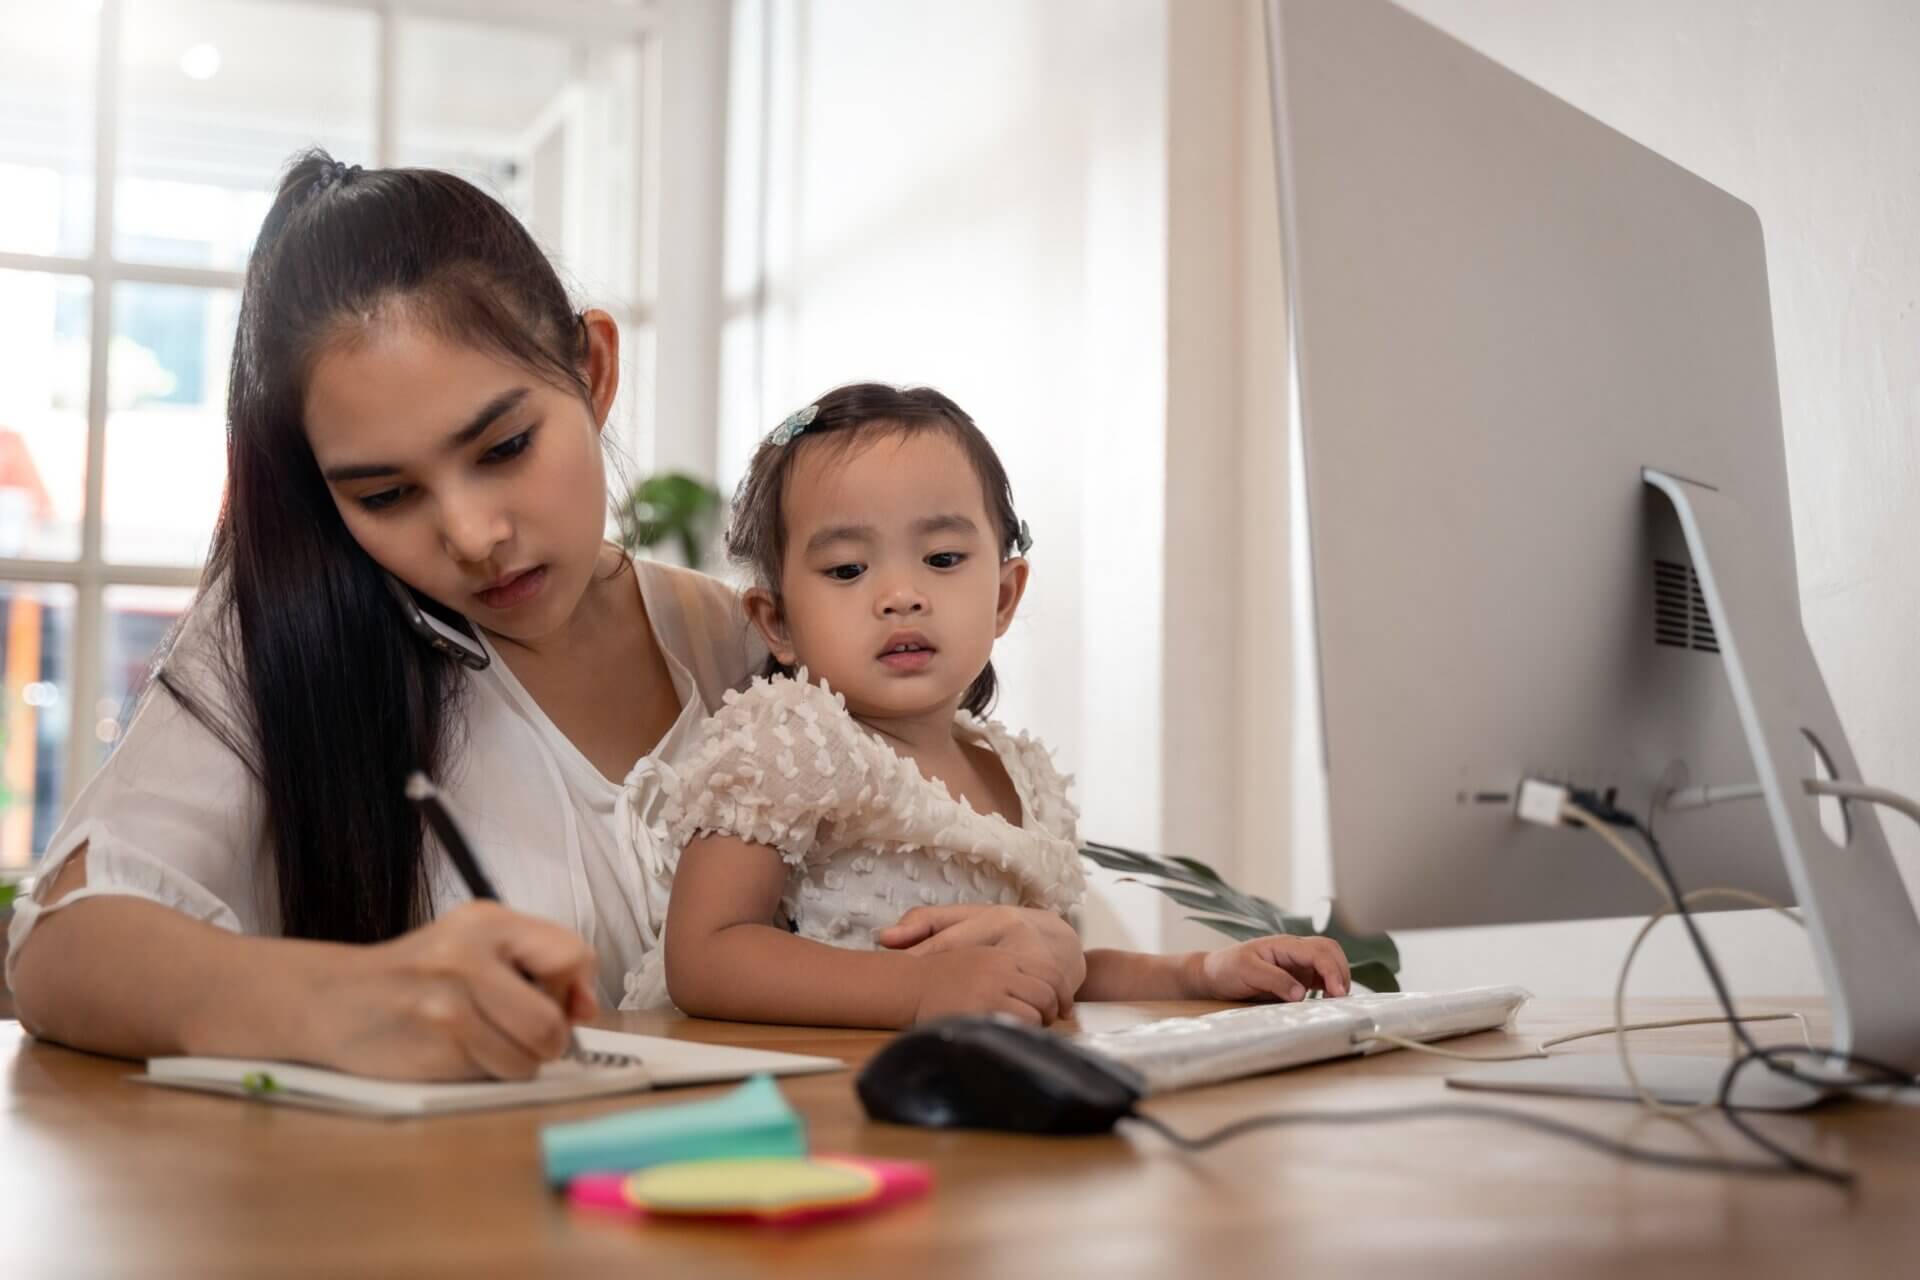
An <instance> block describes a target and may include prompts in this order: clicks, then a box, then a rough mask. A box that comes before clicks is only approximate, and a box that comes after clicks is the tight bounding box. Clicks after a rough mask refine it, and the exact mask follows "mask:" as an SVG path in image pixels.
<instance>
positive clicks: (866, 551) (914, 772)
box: [641, 384, 1348, 1027]
mask: <svg viewBox="0 0 1920 1280" xmlns="http://www.w3.org/2000/svg"><path fill="white" fill-rule="evenodd" d="M727 542H728V550H729V551H730V552H731V553H732V555H733V556H734V558H735V559H736V560H737V561H740V562H742V563H743V564H744V565H746V566H747V567H748V568H750V570H751V571H752V573H753V576H754V579H755V585H754V586H753V588H752V589H751V590H749V591H748V592H747V595H746V608H747V612H748V614H749V616H750V617H751V619H752V621H753V624H754V626H755V627H756V628H757V629H758V631H759V632H760V634H761V635H762V636H763V637H764V638H765V640H766V642H767V645H768V648H769V650H770V651H771V654H772V658H771V659H770V663H769V666H770V668H771V673H770V678H768V679H765V680H760V681H756V682H755V683H754V685H753V686H752V688H750V689H749V690H748V691H747V692H745V693H744V694H729V695H727V697H726V699H725V702H726V705H725V707H724V709H723V710H721V711H720V713H719V714H718V715H716V716H715V717H714V718H713V719H712V720H710V721H709V722H708V723H707V724H706V726H705V727H704V728H703V730H702V733H701V736H700V737H699V739H698V740H697V741H696V742H695V743H694V744H693V745H692V746H691V748H690V749H689V752H688V754H687V756H686V757H684V762H683V764H682V765H681V766H680V768H679V769H678V771H677V777H676V778H675V779H674V780H673V781H672V783H671V784H670V785H669V787H668V794H669V800H668V803H667V806H666V812H665V822H666V825H667V829H668V831H667V834H668V840H667V841H666V846H667V847H669V848H673V847H681V846H684V847H683V849H682V852H681V854H680V857H679V862H678V866H677V867H676V868H674V870H673V894H672V899H671V903H670V906H669V910H668V922H667V924H668V927H667V933H666V945H665V957H664V970H665V988H666V994H668V995H670V996H671V998H672V1000H673V1002H674V1003H675V1004H677V1005H679V1006H680V1007H681V1008H682V1009H683V1010H685V1011H686V1012H688V1013H692V1014H698V1015H702V1016H707V1017H716V1018H735V1019H744V1020H752V1021H777V1022H804V1023H823V1024H841V1025H853V1026H879V1027H900V1026H907V1025H910V1024H912V1023H916V1022H921V1021H924V1020H926V1019H928V1018H932V1017H937V1016H940V1015H943V1014H950V1013H962V1012H972V1013H979V1012H1000V1013H1007V1014H1012V1015H1013V1016H1015V1017H1018V1018H1022V1019H1025V1020H1027V1021H1031V1022H1048V1021H1051V1020H1052V1019H1053V1018H1054V1017H1055V1016H1057V1015H1058V1014H1060V1013H1061V1012H1063V1011H1064V1009H1065V1007H1066V1004H1067V1001H1065V1000H1062V998H1061V995H1062V993H1061V992H1059V991H1057V990H1055V989H1054V987H1053V986H1051V985H1050V983H1049V981H1048V976H1049V975H1048V974H1046V973H1043V972H1041V967H1040V966H1036V965H1034V964H1031V963H1029V962H1027V961H1025V960H1022V959H1021V958H1020V956H1019V955H1018V954H1017V953H1015V952H1014V951H1012V950H1009V949H1006V948H988V947H973V946H958V947H945V948H934V947H928V946H926V945H924V944H922V945H921V946H918V947H915V948H913V949H912V950H911V951H902V950H886V949H883V948H881V947H880V946H879V942H880V941H885V942H889V943H894V944H896V945H897V944H899V943H901V942H905V941H912V940H913V939H914V938H916V937H917V936H918V935H917V934H916V933H914V932H913V931H911V930H909V931H906V933H905V935H904V936H901V935H900V934H899V932H898V931H896V933H894V934H890V935H888V936H887V937H886V938H884V939H876V936H875V933H876V930H879V929H882V928H884V927H886V926H891V925H893V923H894V922H895V921H896V920H898V919H900V918H901V915H902V912H905V911H909V910H911V909H913V908H916V907H921V906H940V905H943V904H965V903H988V904H1006V905H1013V906H1020V907H1034V908H1042V909H1044V910H1046V911H1048V912H1057V913H1060V914H1062V915H1065V916H1068V917H1072V916H1073V915H1074V914H1076V913H1077V911H1078V908H1079V906H1080V903H1081V900H1082V898H1083V896H1084V894H1085V891H1086V885H1085V879H1084V877H1083V875H1082V872H1081V866H1080V858H1079V853H1078V837H1077V833H1076V831H1075V821H1076V817H1077V815H1076V813H1075V810H1074V807H1073V805H1072V803H1071V802H1070V801H1069V800H1068V798H1067V779H1065V778H1063V777H1062V776H1061V775H1060V774H1059V773H1058V772H1057V771H1056V770H1055V769H1054V767H1053V762H1052V760H1051V759H1050V758H1049V756H1048V754H1047V751H1046V749H1045V748H1044V747H1042V746H1041V745H1040V744H1039V743H1037V742H1035V741H1034V740H1033V739H1031V738H1029V737H1026V736H1024V735H1019V736H1016V735H1014V734H1012V733H1010V732H1008V731H1007V730H1006V729H1005V728H1003V727H1002V726H1001V725H999V724H998V723H996V722H994V721H991V720H986V719H983V718H982V717H983V715H984V714H985V712H986V710H987V708H988V707H989V706H990V705H991V703H992V700H993V695H994V689H995V681H994V673H993V665H992V663H991V662H990V661H989V659H990V657H991V654H992V650H993V642H994V640H995V639H997V638H998V637H999V636H1001V635H1003V634H1005V632H1006V629H1007V626H1008V624H1010V623H1011V622H1012V621H1013V617H1014V612H1015V610H1016V609H1017V608H1018V607H1019V604H1020V598H1021V595H1022V594H1023V592H1024V591H1025V589H1026V585H1027V577H1028V571H1029V570H1028V564H1027V561H1026V559H1025V558H1024V556H1025V552H1026V551H1027V549H1028V547H1029V545H1030V539H1029V537H1028V535H1027V530H1026V526H1025V524H1024V523H1022V522H1021V521H1020V519H1019V518H1018V517H1017V516H1016V515H1015V514H1014V509H1013V501H1012V493H1011V491H1010V488H1009V486H1008V483H1007V478H1006V472H1005V471H1004V469H1003V468H1002V467H1001V464H1000V460H999V458H998V457H996V456H995V454H994V451H993V448H992V446H990V445H989V444H988V443H987V441H986V438H985V437H984V436H983V435H982V434H981V433H980V430H979V428H977V427H976V426H975V425H974V423H973V420H972V419H971V418H969V417H968V416H967V415H966V413H964V412H963V411H962V410H961V409H960V407H959V406H958V405H956V404H954V403H953V401H951V400H949V399H947V398H946V397H945V396H943V395H941V394H940V393H938V392H936V391H932V390H928V389H925V388H920V389H915V390H907V391H901V390H897V389H895V388H892V387H887V386H879V385H872V384H867V385H859V386H849V387H843V388H841V389H840V390H837V391H834V392H832V393H831V394H829V395H827V396H825V397H823V398H822V399H821V400H820V401H819V403H817V404H814V405H809V406H808V407H807V408H805V409H803V410H801V411H800V412H799V413H796V414H794V415H793V416H792V417H790V418H788V419H787V420H786V421H785V422H783V423H782V424H781V425H780V427H779V428H778V429H776V430H775V431H774V432H773V434H771V435H770V436H768V437H767V439H766V440H765V441H764V442H763V443H762V444H761V446H760V448H759V450H758V452H757V453H756V454H755V455H754V458H753V460H752V463H751V466H750V469H749V472H748V476H747V479H746V481H745V482H744V483H743V485H742V486H741V490H740V493H739V496H738V498H737V499H736V501H735V509H734V518H733V524H732V527H731V529H730V530H729V531H728V535H727ZM1347 981H1348V971H1347V963H1346V959H1345V957H1344V956H1343V954H1342V953H1341V951H1340V948H1339V946H1338V944H1336V943H1334V942H1331V941H1329V940H1327V939H1324V938H1294V937H1270V938H1261V939H1258V940H1256V941H1253V942H1247V943H1242V944H1240V945H1237V946H1231V947H1223V948H1221V949H1219V950H1216V951H1210V952H1195V953H1192V954H1189V955H1179V956H1159V955H1144V954H1139V953H1135V952H1127V951H1090V952H1088V953H1086V958H1085V978H1084V981H1082V982H1080V983H1079V984H1078V989H1077V991H1075V990H1069V991H1067V992H1066V993H1065V994H1066V996H1067V997H1068V1000H1070V999H1071V998H1073V997H1077V998H1080V999H1088V1000H1165V999H1221V1000H1244V999H1269V1000H1270V999H1281V1000H1297V999H1299V998H1301V997H1302V996H1303V995H1305V994H1306V991H1307V988H1308V987H1318V988H1320V989H1322V990H1324V991H1326V992H1327V993H1328V994H1330V995H1341V994H1344V993H1345V992H1346V990H1347ZM641 985H643V986H644V985H645V984H644V982H643V983H642V984H641Z"/></svg>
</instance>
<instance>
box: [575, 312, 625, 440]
mask: <svg viewBox="0 0 1920 1280" xmlns="http://www.w3.org/2000/svg"><path fill="white" fill-rule="evenodd" d="M580 326H581V328H583V329H585V330H586V333H587V353H586V361H587V363H586V369H585V370H584V372H585V373H586V375H587V403H588V404H589V405H591V406H592V407H593V424H594V426H596V427H598V428H601V429H603V430H604V429H605V427H606V425H607V415H608V414H610V413H612V412H613V398H614V396H615V395H617V394H618V393H619V391H620V326H619V325H618V324H617V323H615V321H614V318H613V317H612V316H610V315H608V314H607V313H606V312H604V311H601V310H600V309H599V308H597V307H596V308H594V309H593V310H590V311H586V312H582V313H581V316H580Z"/></svg>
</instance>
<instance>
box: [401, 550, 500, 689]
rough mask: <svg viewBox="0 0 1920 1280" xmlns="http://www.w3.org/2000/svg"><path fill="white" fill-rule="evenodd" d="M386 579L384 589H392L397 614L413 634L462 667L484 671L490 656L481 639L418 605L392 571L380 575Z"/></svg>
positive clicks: (410, 592)
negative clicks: (447, 622)
mask: <svg viewBox="0 0 1920 1280" xmlns="http://www.w3.org/2000/svg"><path fill="white" fill-rule="evenodd" d="M382 576H384V577H385V578H386V580H387V590H389V591H391V592H393V598H394V599H395V600H396V601H398V602H399V605H400V614H401V616H402V617H404V618H405V619H406V620H407V625H408V626H409V627H412V628H413V631H414V634H415V635H417V636H419V637H420V638H421V639H422V640H425V641H426V642H427V643H428V644H430V645H432V646H433V647H434V648H435V649H437V650H439V651H440V652H441V653H443V654H445V655H446V656H447V657H449V658H452V659H453V660H454V661H455V662H458V663H459V664H460V665H461V666H463V667H470V668H472V669H473V670H475V671H485V670H486V669H487V667H488V665H489V664H490V663H492V661H493V659H492V658H489V657H488V656H487V651H486V650H485V649H483V648H481V647H480V642H479V641H478V640H476V639H474V638H473V637H472V636H470V635H467V634H465V633H464V632H462V631H460V630H458V629H456V628H454V627H451V626H448V625H447V624H446V623H444V622H442V621H440V619H438V618H436V617H434V616H433V615H432V614H430V613H428V612H427V611H426V610H425V609H422V608H421V607H420V602H419V601H418V600H416V599H414V598H413V592H412V591H410V590H408V588H407V584H406V583H404V582H402V581H400V579H398V578H396V577H394V576H393V575H392V574H390V573H388V574H384V575H382Z"/></svg>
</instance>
